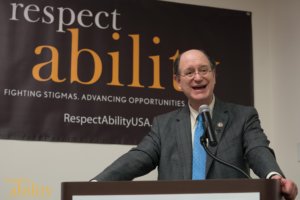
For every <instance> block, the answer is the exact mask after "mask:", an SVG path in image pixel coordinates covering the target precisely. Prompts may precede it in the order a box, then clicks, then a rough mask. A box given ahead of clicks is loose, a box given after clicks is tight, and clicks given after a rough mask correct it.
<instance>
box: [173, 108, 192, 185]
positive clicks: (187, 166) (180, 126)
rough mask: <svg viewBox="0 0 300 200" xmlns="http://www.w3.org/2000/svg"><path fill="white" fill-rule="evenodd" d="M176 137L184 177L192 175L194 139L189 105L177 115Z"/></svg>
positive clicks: (188, 177)
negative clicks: (192, 137)
mask: <svg viewBox="0 0 300 200" xmlns="http://www.w3.org/2000/svg"><path fill="white" fill-rule="evenodd" d="M176 139H177V144H178V151H179V158H180V160H182V162H181V163H182V167H183V178H184V179H191V177H192V169H191V166H192V139H191V120H190V111H189V108H188V106H186V107H184V108H183V109H182V110H181V111H180V112H179V113H178V115H177V116H176Z"/></svg>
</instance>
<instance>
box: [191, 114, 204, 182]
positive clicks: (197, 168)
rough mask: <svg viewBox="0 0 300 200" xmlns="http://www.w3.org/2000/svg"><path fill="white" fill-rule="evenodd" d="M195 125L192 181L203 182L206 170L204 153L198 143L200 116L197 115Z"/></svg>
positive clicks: (201, 129) (201, 132)
mask: <svg viewBox="0 0 300 200" xmlns="http://www.w3.org/2000/svg"><path fill="white" fill-rule="evenodd" d="M197 119H198V120H197V125H196V130H195V134H194V149H193V172H192V179H193V180H204V179H205V169H206V167H205V166H206V152H205V150H204V148H203V146H202V145H201V143H200V137H201V136H202V135H203V133H204V130H203V125H202V116H201V115H198V117H197Z"/></svg>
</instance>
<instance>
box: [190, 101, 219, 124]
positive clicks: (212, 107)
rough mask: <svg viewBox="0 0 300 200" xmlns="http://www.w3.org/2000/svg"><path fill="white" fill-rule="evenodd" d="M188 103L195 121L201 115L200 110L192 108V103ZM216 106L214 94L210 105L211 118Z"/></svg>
mask: <svg viewBox="0 0 300 200" xmlns="http://www.w3.org/2000/svg"><path fill="white" fill-rule="evenodd" d="M188 105H189V108H190V113H191V119H193V121H196V118H197V116H198V115H199V111H198V110H195V109H194V108H192V106H191V105H190V104H188ZM214 106H215V96H214V95H213V99H212V101H211V103H210V104H209V105H208V107H209V112H210V116H211V118H212V117H213V115H212V114H213V109H214Z"/></svg>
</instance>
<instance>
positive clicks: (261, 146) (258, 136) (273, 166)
mask: <svg viewBox="0 0 300 200" xmlns="http://www.w3.org/2000/svg"><path fill="white" fill-rule="evenodd" d="M243 132H244V135H243V137H244V140H243V141H244V147H245V155H246V158H247V160H248V162H249V165H250V168H251V169H252V170H253V172H254V173H255V174H256V175H258V176H259V177H261V178H266V177H267V175H268V173H270V172H272V171H275V172H278V173H280V174H282V175H283V173H282V171H281V169H280V168H279V166H278V164H277V162H276V159H275V154H274V151H273V150H272V149H271V148H270V147H269V143H270V142H269V140H268V139H267V136H266V135H265V133H264V131H263V129H262V128H261V126H260V120H259V117H258V113H257V111H256V109H254V108H251V109H249V115H248V117H247V119H246V123H245V126H244V131H243Z"/></svg>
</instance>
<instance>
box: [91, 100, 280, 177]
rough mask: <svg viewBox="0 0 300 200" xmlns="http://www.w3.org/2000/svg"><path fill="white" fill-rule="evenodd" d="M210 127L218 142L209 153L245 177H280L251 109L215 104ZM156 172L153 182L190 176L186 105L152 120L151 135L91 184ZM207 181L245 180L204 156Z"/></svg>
mask: <svg viewBox="0 0 300 200" xmlns="http://www.w3.org/2000/svg"><path fill="white" fill-rule="evenodd" d="M212 121H213V127H214V128H215V132H216V135H217V139H218V145H217V146H216V147H213V148H211V147H209V149H210V150H211V151H212V152H213V153H214V154H215V155H216V156H217V157H219V158H221V159H223V160H225V161H227V162H229V163H231V164H233V165H235V166H237V167H239V168H241V169H242V170H243V171H245V172H246V173H249V168H251V169H252V170H253V171H254V173H255V174H256V175H258V176H259V177H262V178H265V177H266V176H267V174H268V173H270V172H271V171H276V172H278V173H281V174H282V172H281V170H280V168H279V166H278V164H277V162H276V160H275V156H274V154H273V150H272V149H270V148H269V141H268V139H267V137H266V135H265V134H264V132H263V129H262V128H261V126H260V120H259V117H258V114H257V111H256V110H255V109H254V108H253V107H246V106H241V105H236V104H230V103H225V102H222V101H220V100H218V99H216V101H215V105H214V110H213V119H212ZM156 167H157V169H158V180H184V179H191V177H192V139H191V122H190V111H189V108H188V106H186V107H183V108H180V109H178V110H175V111H173V112H170V113H166V114H163V115H160V116H157V117H155V118H154V120H153V124H152V128H151V131H150V132H149V133H148V134H147V135H146V136H145V137H144V138H143V140H142V141H141V142H140V143H139V144H138V146H137V147H136V148H133V149H131V150H130V151H129V152H127V153H126V154H124V155H123V156H121V157H120V158H119V159H117V160H116V161H115V162H113V163H112V164H111V165H110V166H109V167H107V168H106V169H105V170H104V171H103V172H102V173H100V174H99V175H98V176H96V177H95V178H94V179H96V180H132V179H134V178H135V177H138V176H142V175H145V174H147V173H148V172H150V171H151V170H153V169H155V168H156ZM206 178H207V179H224V178H245V177H244V176H243V175H242V174H241V173H240V172H238V171H236V170H234V169H232V168H230V167H227V166H224V165H223V164H220V163H218V162H216V161H214V160H213V159H212V158H211V157H210V156H207V162H206Z"/></svg>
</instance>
